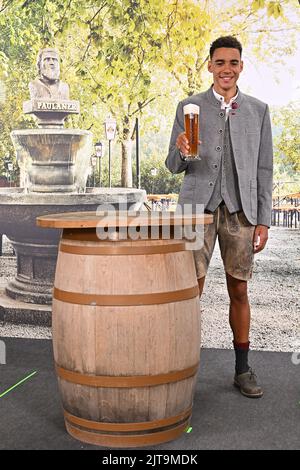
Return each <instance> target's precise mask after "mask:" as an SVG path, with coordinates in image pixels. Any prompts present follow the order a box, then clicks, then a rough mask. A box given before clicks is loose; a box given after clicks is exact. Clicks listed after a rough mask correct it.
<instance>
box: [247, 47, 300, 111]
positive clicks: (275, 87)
mask: <svg viewBox="0 0 300 470" xmlns="http://www.w3.org/2000/svg"><path fill="white" fill-rule="evenodd" d="M299 64H300V47H299V46H298V49H297V50H296V51H295V54H294V55H293V56H289V57H288V58H286V66H285V67H283V69H282V72H281V73H278V72H276V71H274V69H273V68H271V67H267V66H265V65H264V64H262V63H257V62H255V60H251V59H250V57H247V56H245V57H244V70H243V72H242V73H241V75H240V78H239V87H240V88H241V90H242V91H243V92H244V93H247V94H249V95H253V96H255V97H256V98H258V99H260V100H262V101H264V102H265V103H268V104H269V105H271V106H285V105H286V104H287V103H290V102H293V101H296V100H298V101H299V100H300V79H299V73H298V77H297V73H296V70H297V67H298V70H299ZM290 69H293V72H294V73H292V71H291V70H290ZM276 80H278V82H279V83H277V82H276Z"/></svg>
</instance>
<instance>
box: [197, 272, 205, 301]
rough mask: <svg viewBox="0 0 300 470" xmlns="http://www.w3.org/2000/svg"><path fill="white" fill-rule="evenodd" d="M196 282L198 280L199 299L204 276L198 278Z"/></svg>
mask: <svg viewBox="0 0 300 470" xmlns="http://www.w3.org/2000/svg"><path fill="white" fill-rule="evenodd" d="M197 280H198V286H199V298H201V295H202V292H203V287H204V282H205V276H203V277H200V278H199V279H197Z"/></svg>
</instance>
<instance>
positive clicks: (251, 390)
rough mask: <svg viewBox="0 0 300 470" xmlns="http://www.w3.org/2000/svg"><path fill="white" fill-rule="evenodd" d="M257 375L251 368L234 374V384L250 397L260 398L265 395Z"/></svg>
mask: <svg viewBox="0 0 300 470" xmlns="http://www.w3.org/2000/svg"><path fill="white" fill-rule="evenodd" d="M256 379H257V377H256V375H255V373H254V371H253V370H252V369H251V367H250V369H249V370H248V372H244V373H243V374H240V375H236V374H235V376H234V385H235V386H236V387H237V388H239V389H240V392H241V393H242V395H245V397H249V398H260V397H262V396H263V393H264V392H263V390H262V388H261V387H260V386H259V385H258V384H257V380H256Z"/></svg>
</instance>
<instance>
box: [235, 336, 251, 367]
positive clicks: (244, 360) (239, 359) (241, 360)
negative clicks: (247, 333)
mask: <svg viewBox="0 0 300 470" xmlns="http://www.w3.org/2000/svg"><path fill="white" fill-rule="evenodd" d="M232 342H233V346H234V352H235V372H236V374H237V375H240V374H244V372H248V370H249V366H248V352H249V345H250V342H249V341H247V342H246V343H237V342H236V341H234V340H233V341H232Z"/></svg>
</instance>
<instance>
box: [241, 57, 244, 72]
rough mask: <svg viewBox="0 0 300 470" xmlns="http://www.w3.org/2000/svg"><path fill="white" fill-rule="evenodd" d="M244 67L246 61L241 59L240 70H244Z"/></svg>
mask: <svg viewBox="0 0 300 470" xmlns="http://www.w3.org/2000/svg"><path fill="white" fill-rule="evenodd" d="M243 69H244V62H243V61H242V60H241V65H240V72H242V71H243Z"/></svg>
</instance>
